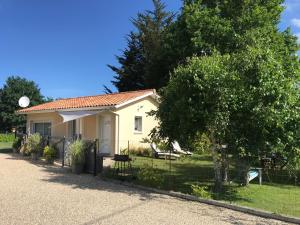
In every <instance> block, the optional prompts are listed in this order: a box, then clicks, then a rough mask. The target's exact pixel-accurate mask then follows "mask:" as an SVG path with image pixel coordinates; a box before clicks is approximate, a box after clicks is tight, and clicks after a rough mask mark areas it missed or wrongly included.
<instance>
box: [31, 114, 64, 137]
mask: <svg viewBox="0 0 300 225" xmlns="http://www.w3.org/2000/svg"><path fill="white" fill-rule="evenodd" d="M34 122H51V124H52V127H51V133H52V134H51V135H52V136H58V137H63V136H64V135H66V124H65V123H62V122H63V119H62V117H61V116H60V115H59V114H58V113H57V112H52V113H34V114H28V115H27V126H26V127H27V132H28V133H32V130H31V129H32V127H31V124H32V123H34Z"/></svg>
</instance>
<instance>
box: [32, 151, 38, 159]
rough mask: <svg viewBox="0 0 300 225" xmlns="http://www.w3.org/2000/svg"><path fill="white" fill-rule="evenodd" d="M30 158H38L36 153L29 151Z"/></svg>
mask: <svg viewBox="0 0 300 225" xmlns="http://www.w3.org/2000/svg"><path fill="white" fill-rule="evenodd" d="M31 159H32V160H38V154H37V153H33V152H32V153H31Z"/></svg>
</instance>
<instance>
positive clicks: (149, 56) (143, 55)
mask: <svg viewBox="0 0 300 225" xmlns="http://www.w3.org/2000/svg"><path fill="white" fill-rule="evenodd" d="M153 4H154V10H153V11H149V10H148V11H146V12H144V13H139V14H138V15H137V18H136V19H133V21H132V22H133V24H134V26H135V27H136V29H137V31H136V32H131V33H130V35H129V36H128V37H127V48H126V49H125V50H124V51H123V55H122V56H117V61H118V63H119V64H120V67H116V66H112V65H108V66H109V67H110V68H111V69H112V70H113V71H114V72H116V76H114V80H113V81H112V84H113V85H114V86H115V87H117V89H118V91H128V90H140V89H147V88H156V89H159V88H161V87H162V86H165V84H166V83H167V82H168V80H169V77H168V76H169V73H168V64H167V63H166V59H165V57H164V56H165V55H164V39H165V36H166V34H167V31H168V28H169V26H170V24H171V23H172V20H173V18H174V14H173V13H171V12H167V11H165V5H164V4H163V3H162V2H161V1H160V0H153ZM106 89H107V88H106Z"/></svg>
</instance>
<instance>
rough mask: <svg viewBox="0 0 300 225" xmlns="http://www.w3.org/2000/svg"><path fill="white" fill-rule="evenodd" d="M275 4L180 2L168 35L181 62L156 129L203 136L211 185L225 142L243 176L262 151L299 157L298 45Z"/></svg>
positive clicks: (170, 135)
mask: <svg viewBox="0 0 300 225" xmlns="http://www.w3.org/2000/svg"><path fill="white" fill-rule="evenodd" d="M281 3H282V1H281V0H276V1H271V0H267V1H259V0H254V1H239V2H237V1H234V0H227V1H223V0H212V1H211V0H210V1H205V0H202V1H201V0H190V1H185V4H184V7H183V9H182V13H181V15H180V16H179V17H178V20H177V21H176V23H175V24H174V25H173V27H172V28H171V32H170V33H169V36H168V38H169V39H168V44H169V46H168V48H169V49H170V50H172V49H174V51H173V52H172V51H169V52H171V54H170V55H171V57H173V62H175V63H174V65H176V64H177V63H181V65H180V66H179V67H177V69H176V70H175V72H174V73H173V75H172V77H171V80H170V82H169V84H168V86H167V87H166V88H164V89H163V91H162V93H161V96H162V97H161V101H162V102H161V105H160V107H159V110H158V112H157V113H156V115H157V117H158V118H159V119H160V121H161V122H160V123H161V124H160V128H159V134H160V136H162V137H168V138H169V139H170V140H174V139H179V140H182V142H186V141H188V140H193V138H195V137H196V136H197V135H199V133H200V134H201V133H206V134H208V136H209V138H210V141H211V143H213V146H212V153H213V157H214V162H215V175H216V176H215V178H216V179H215V180H216V186H217V187H218V186H220V185H221V182H222V171H221V169H222V157H221V156H220V151H219V150H218V149H220V145H221V144H224V143H228V146H229V150H230V151H231V152H232V153H233V155H234V157H235V159H237V161H238V162H242V163H241V164H242V165H243V166H244V168H243V172H244V173H243V178H244V179H245V178H246V172H247V171H248V168H249V166H250V164H251V160H252V159H257V156H258V155H260V154H261V153H262V152H263V151H264V152H279V153H280V154H281V155H284V156H285V157H287V158H288V160H289V162H290V163H294V162H296V161H298V160H299V113H298V111H299V89H298V85H299V73H300V70H299V67H300V64H299V57H298V56H297V54H296V53H297V50H298V49H299V45H298V44H297V41H296V37H295V36H294V35H292V34H291V32H290V30H289V29H287V30H285V31H283V32H280V31H279V30H278V23H279V20H280V14H281V12H282V11H283V7H282V5H281ZM188 56H194V57H193V58H192V59H189V60H187V57H188ZM178 130H180V132H178ZM245 180H246V179H245ZM244 182H245V183H246V181H244Z"/></svg>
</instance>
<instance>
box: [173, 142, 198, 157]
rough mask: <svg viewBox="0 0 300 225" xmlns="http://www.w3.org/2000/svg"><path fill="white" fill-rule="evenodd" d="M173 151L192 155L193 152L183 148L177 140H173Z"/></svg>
mask: <svg viewBox="0 0 300 225" xmlns="http://www.w3.org/2000/svg"><path fill="white" fill-rule="evenodd" d="M172 147H173V151H174V152H175V153H178V154H183V155H192V154H193V153H191V152H189V151H186V150H184V149H182V148H181V147H180V145H179V143H178V142H177V141H173V142H172Z"/></svg>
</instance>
